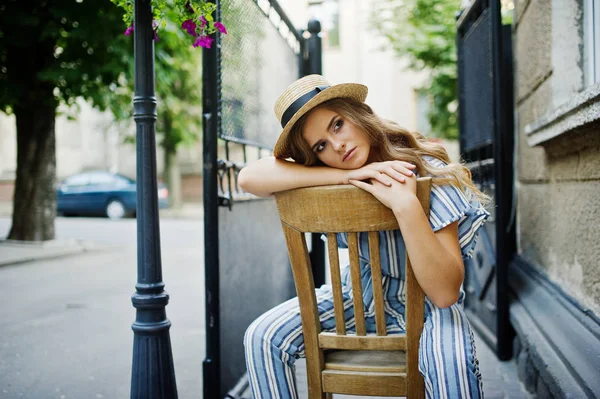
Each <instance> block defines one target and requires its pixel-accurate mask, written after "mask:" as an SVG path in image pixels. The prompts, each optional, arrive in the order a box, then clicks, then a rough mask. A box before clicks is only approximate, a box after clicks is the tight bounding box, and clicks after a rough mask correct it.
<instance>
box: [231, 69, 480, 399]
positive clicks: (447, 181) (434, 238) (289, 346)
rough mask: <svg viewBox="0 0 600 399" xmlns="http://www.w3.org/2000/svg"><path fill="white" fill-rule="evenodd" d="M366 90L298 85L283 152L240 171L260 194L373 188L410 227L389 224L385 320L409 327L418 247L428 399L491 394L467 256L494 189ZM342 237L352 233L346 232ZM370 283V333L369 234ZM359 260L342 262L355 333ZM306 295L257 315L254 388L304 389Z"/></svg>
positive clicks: (315, 79)
mask: <svg viewBox="0 0 600 399" xmlns="http://www.w3.org/2000/svg"><path fill="white" fill-rule="evenodd" d="M366 96H367V88H366V87H365V86H363V85H359V84H354V83H347V84H340V85H335V86H331V85H329V83H327V81H326V80H325V79H324V78H323V77H321V76H319V75H310V76H307V77H304V78H302V79H299V80H298V81H296V82H294V83H293V84H292V85H290V86H289V87H288V88H287V89H286V90H285V91H284V92H283V93H282V94H281V96H280V97H279V99H278V100H277V103H276V105H275V113H276V115H277V118H278V119H279V120H280V121H281V125H282V126H283V131H282V133H281V135H280V136H279V139H278V141H277V143H276V145H275V148H274V157H271V158H263V159H260V160H258V161H256V162H254V163H252V164H250V165H248V166H247V167H246V168H244V169H243V170H242V171H241V172H240V175H239V184H240V185H241V187H242V188H243V189H244V190H245V191H247V192H250V193H253V194H255V195H258V196H269V195H271V194H273V193H275V192H279V191H283V190H289V189H293V188H299V187H307V186H319V185H329V184H353V185H355V186H357V187H359V188H361V189H363V190H365V191H368V192H369V193H371V194H372V195H374V196H375V197H376V198H377V199H378V200H379V201H381V202H382V203H383V204H384V205H386V206H387V207H389V208H390V209H391V210H392V211H393V212H394V215H395V217H396V218H397V219H398V225H399V226H400V230H396V231H393V232H380V234H379V235H380V253H381V263H382V272H383V289H384V296H385V308H386V324H387V327H388V331H389V332H392V333H394V332H397V333H401V332H404V326H405V324H404V303H405V286H404V258H405V256H404V255H405V251H408V253H409V254H410V258H411V262H412V264H413V269H414V273H415V276H416V278H417V280H418V282H419V284H420V285H421V287H422V288H423V291H424V292H425V295H426V301H425V302H426V309H425V316H426V319H425V327H424V329H423V333H422V336H421V343H420V349H419V369H420V371H421V373H422V374H423V376H424V379H425V387H426V393H427V397H428V398H436V399H437V398H452V399H455V398H478V397H481V396H482V395H483V393H482V385H481V375H480V373H479V367H478V361H477V358H476V356H475V345H474V342H473V335H472V332H471V328H470V326H469V323H468V321H467V318H466V316H465V314H464V311H463V308H462V302H463V298H464V293H463V292H462V289H461V285H462V282H463V277H464V266H463V259H465V258H468V257H469V256H470V255H471V252H472V250H473V248H474V246H475V236H476V234H477V230H478V229H479V228H480V227H481V226H482V224H483V223H484V221H485V219H486V218H487V217H488V215H489V214H488V213H487V212H486V211H485V209H484V208H483V207H482V206H481V203H480V201H481V200H483V199H485V197H484V195H483V194H482V193H481V192H480V191H479V190H477V188H476V187H475V186H474V185H473V183H472V181H471V175H470V173H469V171H468V170H467V169H466V168H465V167H464V166H462V165H460V164H451V163H450V161H449V159H448V154H447V153H446V151H445V150H444V149H443V147H442V146H440V145H439V144H436V143H433V142H431V141H429V140H428V139H427V138H425V137H424V136H422V135H420V134H418V133H413V132H409V131H406V130H404V129H402V128H400V127H399V126H398V125H396V124H395V123H393V122H390V121H387V120H384V119H382V118H380V117H379V116H377V115H376V114H375V113H374V112H373V111H372V109H371V108H370V107H369V106H368V105H367V104H365V103H364V100H365V98H366ZM417 175H418V176H431V177H432V182H433V185H432V191H431V199H430V208H431V214H430V217H429V218H427V217H426V216H425V214H424V213H423V211H422V209H421V207H420V205H419V202H418V200H417V198H416V195H415V192H416V184H415V182H416V176H417ZM338 243H339V244H340V247H344V246H347V238H346V236H344V235H341V234H340V235H338ZM359 246H360V249H359V257H360V259H361V274H362V284H363V288H364V294H363V295H364V302H365V309H366V323H367V330H368V331H369V332H374V331H375V320H374V316H375V314H374V309H373V300H372V291H371V290H370V289H369V287H371V271H370V268H369V254H368V243H367V235H366V234H359ZM349 274H350V273H349V267H346V268H345V269H344V270H343V271H342V283H343V295H344V306H345V307H346V328H347V329H348V331H353V329H354V328H355V325H354V315H353V310H352V296H351V295H352V294H351V290H352V288H351V279H350V276H349ZM316 291H317V301H318V308H319V314H320V321H321V327H322V330H323V331H334V330H335V319H334V313H333V296H332V292H331V288H330V287H329V286H323V287H321V288H318V289H317V290H316ZM303 343H304V341H303V337H302V324H301V318H300V311H299V307H298V301H297V299H295V298H294V299H291V300H289V301H287V302H285V303H283V304H281V305H279V306H277V307H275V308H273V309H271V310H270V311H268V312H266V313H265V314H264V315H262V316H260V317H259V318H258V319H256V320H255V321H254V322H253V323H252V324H251V325H250V327H249V328H248V330H247V331H246V335H245V338H244V344H245V348H246V364H247V368H248V376H249V380H250V385H251V387H252V392H253V395H254V397H255V398H296V397H297V390H296V382H295V375H294V361H295V359H296V358H298V357H301V356H303V354H304V344H303Z"/></svg>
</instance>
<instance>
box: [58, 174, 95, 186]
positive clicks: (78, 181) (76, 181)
mask: <svg viewBox="0 0 600 399" xmlns="http://www.w3.org/2000/svg"><path fill="white" fill-rule="evenodd" d="M89 181H90V179H89V177H88V175H87V174H82V175H75V176H71V177H69V178H68V179H66V180H65V182H64V184H65V185H67V186H85V185H86V184H88V183H89Z"/></svg>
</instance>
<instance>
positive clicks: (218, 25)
mask: <svg viewBox="0 0 600 399" xmlns="http://www.w3.org/2000/svg"><path fill="white" fill-rule="evenodd" d="M215 28H217V29H218V30H219V32H221V33H223V34H225V35H226V34H227V29H226V28H225V25H223V24H222V23H220V22H215Z"/></svg>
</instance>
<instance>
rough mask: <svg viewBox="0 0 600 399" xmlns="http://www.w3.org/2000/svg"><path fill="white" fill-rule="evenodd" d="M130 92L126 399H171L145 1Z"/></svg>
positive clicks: (138, 5) (138, 10) (138, 13)
mask: <svg viewBox="0 0 600 399" xmlns="http://www.w3.org/2000/svg"><path fill="white" fill-rule="evenodd" d="M134 21H135V29H134V39H135V42H134V43H135V44H134V54H135V96H134V99H133V109H134V112H133V119H134V120H135V124H136V155H137V164H136V169H137V170H136V177H137V249H138V254H137V260H138V267H137V271H138V280H137V284H136V286H135V288H136V293H135V294H134V295H133V297H132V302H133V306H134V307H135V308H136V318H135V322H134V323H133V325H132V329H133V333H134V336H133V364H132V369H131V398H139V399H150V398H157V399H158V398H161V399H175V398H177V386H176V384H175V369H174V367H173V353H172V351H171V340H170V338H169V328H170V327H171V322H170V321H169V320H168V319H167V315H166V312H165V306H166V305H167V303H168V302H169V295H168V294H167V293H166V292H165V291H164V290H163V288H164V286H165V284H164V283H163V281H162V270H161V258H160V230H159V223H158V187H157V177H156V138H155V133H156V131H155V128H156V118H157V114H156V96H155V92H154V41H153V37H154V36H153V31H152V10H151V6H150V0H135V14H134Z"/></svg>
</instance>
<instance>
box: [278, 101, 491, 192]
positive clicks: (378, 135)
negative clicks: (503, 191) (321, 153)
mask: <svg viewBox="0 0 600 399" xmlns="http://www.w3.org/2000/svg"><path fill="white" fill-rule="evenodd" d="M319 106H320V107H325V108H327V109H329V110H331V111H333V112H336V113H338V114H340V115H341V116H342V117H343V118H344V119H345V120H346V121H350V122H351V123H353V124H354V125H356V126H357V127H358V128H360V129H361V130H362V131H364V132H365V134H366V135H367V138H368V140H369V142H370V143H371V150H372V151H375V154H377V158H378V160H379V161H392V160H398V161H406V162H410V163H412V164H415V165H416V166H417V168H416V169H417V172H418V174H419V176H431V177H432V182H433V183H436V184H452V185H454V186H456V187H458V188H460V189H461V190H462V191H463V192H464V193H465V194H466V195H467V198H469V197H471V195H473V196H474V197H475V198H476V199H477V200H479V201H480V202H482V203H487V202H488V201H489V197H488V196H486V195H485V194H484V193H482V192H481V191H480V190H479V189H478V188H477V187H476V186H475V184H473V181H472V179H471V171H470V170H469V169H468V168H467V167H466V166H464V165H462V164H460V163H451V162H450V158H449V157H448V153H447V152H446V150H445V149H444V147H443V146H442V145H441V144H439V143H436V142H434V141H431V140H430V139H428V138H427V137H425V136H423V135H422V134H421V133H418V132H410V131H408V130H406V129H403V128H402V127H400V126H399V125H398V124H397V123H395V122H392V121H388V120H385V119H383V118H381V117H379V116H378V115H377V114H375V113H374V112H373V110H372V109H371V107H370V106H368V105H367V104H365V103H363V102H360V101H357V100H354V99H351V98H334V99H332V100H329V101H326V102H324V103H323V104H321V105H319ZM308 114H309V113H307V114H305V115H303V116H302V117H301V118H300V119H299V120H298V121H297V122H296V123H295V124H294V126H293V128H292V130H291V131H290V136H289V137H290V138H289V140H290V147H291V150H292V158H293V159H294V160H295V161H296V162H298V163H302V164H304V165H307V166H312V165H322V163H321V161H320V160H319V159H318V158H317V155H316V154H315V153H314V152H313V151H312V150H311V149H310V146H309V145H308V144H307V143H306V141H304V138H303V136H302V131H303V129H304V125H305V124H306V119H307V117H308ZM423 156H431V157H434V158H437V159H440V160H442V161H444V162H445V163H446V166H444V167H441V168H437V167H434V166H432V165H431V164H430V163H429V162H427V161H425V160H424V159H423Z"/></svg>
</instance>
